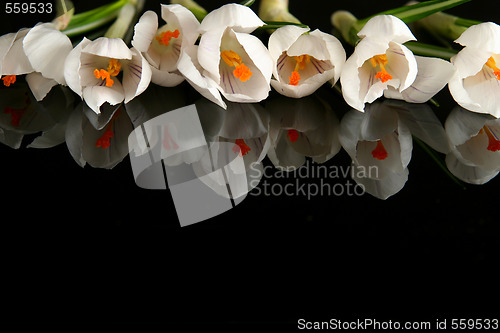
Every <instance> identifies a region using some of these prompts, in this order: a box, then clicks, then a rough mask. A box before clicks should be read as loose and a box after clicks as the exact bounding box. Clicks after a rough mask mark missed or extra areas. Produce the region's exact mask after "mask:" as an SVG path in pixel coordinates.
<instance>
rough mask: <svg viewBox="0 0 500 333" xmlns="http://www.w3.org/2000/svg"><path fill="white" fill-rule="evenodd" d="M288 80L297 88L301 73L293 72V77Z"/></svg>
mask: <svg viewBox="0 0 500 333" xmlns="http://www.w3.org/2000/svg"><path fill="white" fill-rule="evenodd" d="M288 79H289V80H290V83H288V84H290V85H292V86H296V85H298V84H299V80H300V75H299V72H297V71H293V72H292V76H289V77H288Z"/></svg>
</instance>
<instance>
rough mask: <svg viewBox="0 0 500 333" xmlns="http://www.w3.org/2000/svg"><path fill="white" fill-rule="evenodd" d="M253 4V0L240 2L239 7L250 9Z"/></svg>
mask: <svg viewBox="0 0 500 333" xmlns="http://www.w3.org/2000/svg"><path fill="white" fill-rule="evenodd" d="M254 2H255V0H246V1H242V2H240V5H243V6H247V7H250V6H251V5H253V3H254Z"/></svg>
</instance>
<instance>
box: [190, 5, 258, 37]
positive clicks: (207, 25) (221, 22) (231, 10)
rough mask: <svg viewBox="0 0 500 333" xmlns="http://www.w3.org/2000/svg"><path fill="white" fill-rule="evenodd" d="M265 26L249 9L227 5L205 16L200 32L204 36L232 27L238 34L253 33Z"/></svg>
mask: <svg viewBox="0 0 500 333" xmlns="http://www.w3.org/2000/svg"><path fill="white" fill-rule="evenodd" d="M264 24H265V23H264V22H263V21H262V20H261V19H260V18H259V17H258V16H257V15H256V14H255V13H254V11H253V10H252V9H250V8H249V7H247V6H242V5H239V4H227V5H224V6H222V7H220V8H218V9H216V10H213V11H211V12H210V13H209V14H208V15H207V16H205V18H204V19H203V21H202V22H201V25H200V28H199V31H200V33H202V34H204V33H206V32H208V31H211V30H213V29H219V28H221V27H224V28H225V27H230V28H233V30H234V31H237V32H245V33H251V32H252V31H254V30H255V29H257V28H258V27H261V26H263V25H264Z"/></svg>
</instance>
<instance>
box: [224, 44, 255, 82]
mask: <svg viewBox="0 0 500 333" xmlns="http://www.w3.org/2000/svg"><path fill="white" fill-rule="evenodd" d="M220 57H221V58H222V60H224V62H225V63H226V65H228V66H229V67H235V69H234V70H233V75H234V77H236V78H238V79H240V81H241V82H245V81H247V80H248V79H250V77H252V74H253V73H252V72H251V71H250V68H248V67H247V66H246V65H245V64H244V63H242V62H241V57H240V56H239V54H238V53H236V52H234V51H232V50H229V51H228V50H226V51H222V52H221V53H220Z"/></svg>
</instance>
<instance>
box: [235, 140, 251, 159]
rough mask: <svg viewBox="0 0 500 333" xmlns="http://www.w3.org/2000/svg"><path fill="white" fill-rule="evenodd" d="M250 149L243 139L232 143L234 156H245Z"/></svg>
mask: <svg viewBox="0 0 500 333" xmlns="http://www.w3.org/2000/svg"><path fill="white" fill-rule="evenodd" d="M250 150H251V149H250V147H248V145H247V144H246V143H245V140H243V139H236V140H235V141H234V146H233V152H234V153H235V154H240V156H245V155H246V154H248V152H249V151H250Z"/></svg>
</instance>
